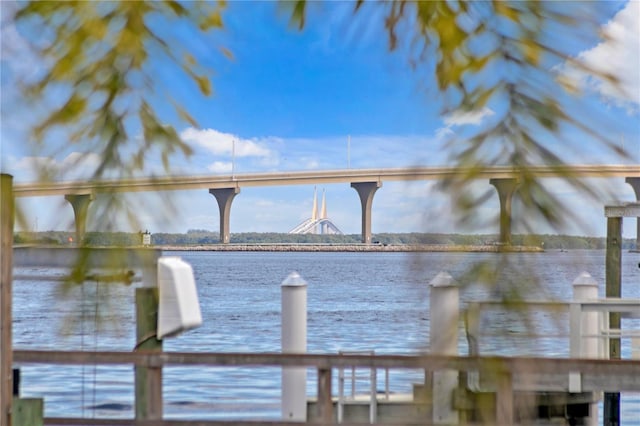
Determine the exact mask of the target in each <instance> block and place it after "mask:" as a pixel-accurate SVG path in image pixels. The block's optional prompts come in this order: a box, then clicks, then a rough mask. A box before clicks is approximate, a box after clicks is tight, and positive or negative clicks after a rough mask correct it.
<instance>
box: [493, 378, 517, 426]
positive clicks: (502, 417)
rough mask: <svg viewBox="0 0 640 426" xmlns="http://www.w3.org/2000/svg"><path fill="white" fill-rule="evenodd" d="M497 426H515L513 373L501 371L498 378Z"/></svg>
mask: <svg viewBox="0 0 640 426" xmlns="http://www.w3.org/2000/svg"><path fill="white" fill-rule="evenodd" d="M496 379H497V380H496V424H497V425H499V426H510V425H512V424H513V420H514V418H513V375H512V372H511V371H501V372H499V373H498V375H497V377H496Z"/></svg>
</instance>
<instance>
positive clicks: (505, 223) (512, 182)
mask: <svg viewBox="0 0 640 426" xmlns="http://www.w3.org/2000/svg"><path fill="white" fill-rule="evenodd" d="M489 183H490V184H491V185H493V186H495V188H496V190H497V191H498V198H499V199H500V241H499V242H500V244H503V245H506V246H510V245H511V200H512V199H513V194H514V193H515V192H516V190H517V189H518V180H517V179H513V178H507V179H490V180H489Z"/></svg>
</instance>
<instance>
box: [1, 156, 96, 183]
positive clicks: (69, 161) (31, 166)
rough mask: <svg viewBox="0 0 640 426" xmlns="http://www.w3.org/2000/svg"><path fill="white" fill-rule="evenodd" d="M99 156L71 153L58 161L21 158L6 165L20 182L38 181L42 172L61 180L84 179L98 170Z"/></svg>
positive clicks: (43, 158) (42, 158)
mask: <svg viewBox="0 0 640 426" xmlns="http://www.w3.org/2000/svg"><path fill="white" fill-rule="evenodd" d="M100 162H101V159H100V156H99V155H98V154H94V153H82V152H72V153H70V154H69V155H67V156H66V157H65V158H64V159H62V160H60V161H58V160H56V159H55V158H51V157H22V158H19V159H13V160H12V161H11V162H10V163H11V164H9V165H8V168H9V172H10V173H12V174H14V175H15V176H16V177H19V180H20V181H32V180H35V179H38V176H40V175H41V174H42V173H43V172H51V173H53V175H54V176H55V177H56V178H59V179H62V180H75V179H83V178H84V179H86V178H88V177H90V176H91V175H92V174H93V173H94V172H95V170H96V169H97V168H98V166H99V164H100Z"/></svg>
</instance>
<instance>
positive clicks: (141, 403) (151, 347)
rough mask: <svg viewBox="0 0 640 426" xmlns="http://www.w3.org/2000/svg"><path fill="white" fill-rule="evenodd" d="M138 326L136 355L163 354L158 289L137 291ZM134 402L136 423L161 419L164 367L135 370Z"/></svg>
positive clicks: (137, 368) (145, 288) (140, 289)
mask: <svg viewBox="0 0 640 426" xmlns="http://www.w3.org/2000/svg"><path fill="white" fill-rule="evenodd" d="M136 323H137V327H136V339H137V344H136V351H153V352H162V341H161V340H158V339H157V338H156V327H157V323H158V290H157V288H150V287H143V288H139V289H137V290H136ZM135 401H136V420H161V419H162V366H152V367H138V366H136V368H135Z"/></svg>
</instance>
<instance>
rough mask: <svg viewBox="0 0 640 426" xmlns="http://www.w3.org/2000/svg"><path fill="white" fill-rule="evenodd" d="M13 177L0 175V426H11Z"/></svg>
mask: <svg viewBox="0 0 640 426" xmlns="http://www.w3.org/2000/svg"><path fill="white" fill-rule="evenodd" d="M13 215H14V204H13V177H12V176H11V175H6V174H2V175H0V426H10V425H11V403H12V400H13V385H12V381H13V371H12V363H13V356H12V355H13V349H12V342H11V339H12V337H11V327H12V318H11V309H12V308H11V297H12V295H11V294H12V291H11V285H12V279H13Z"/></svg>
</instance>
